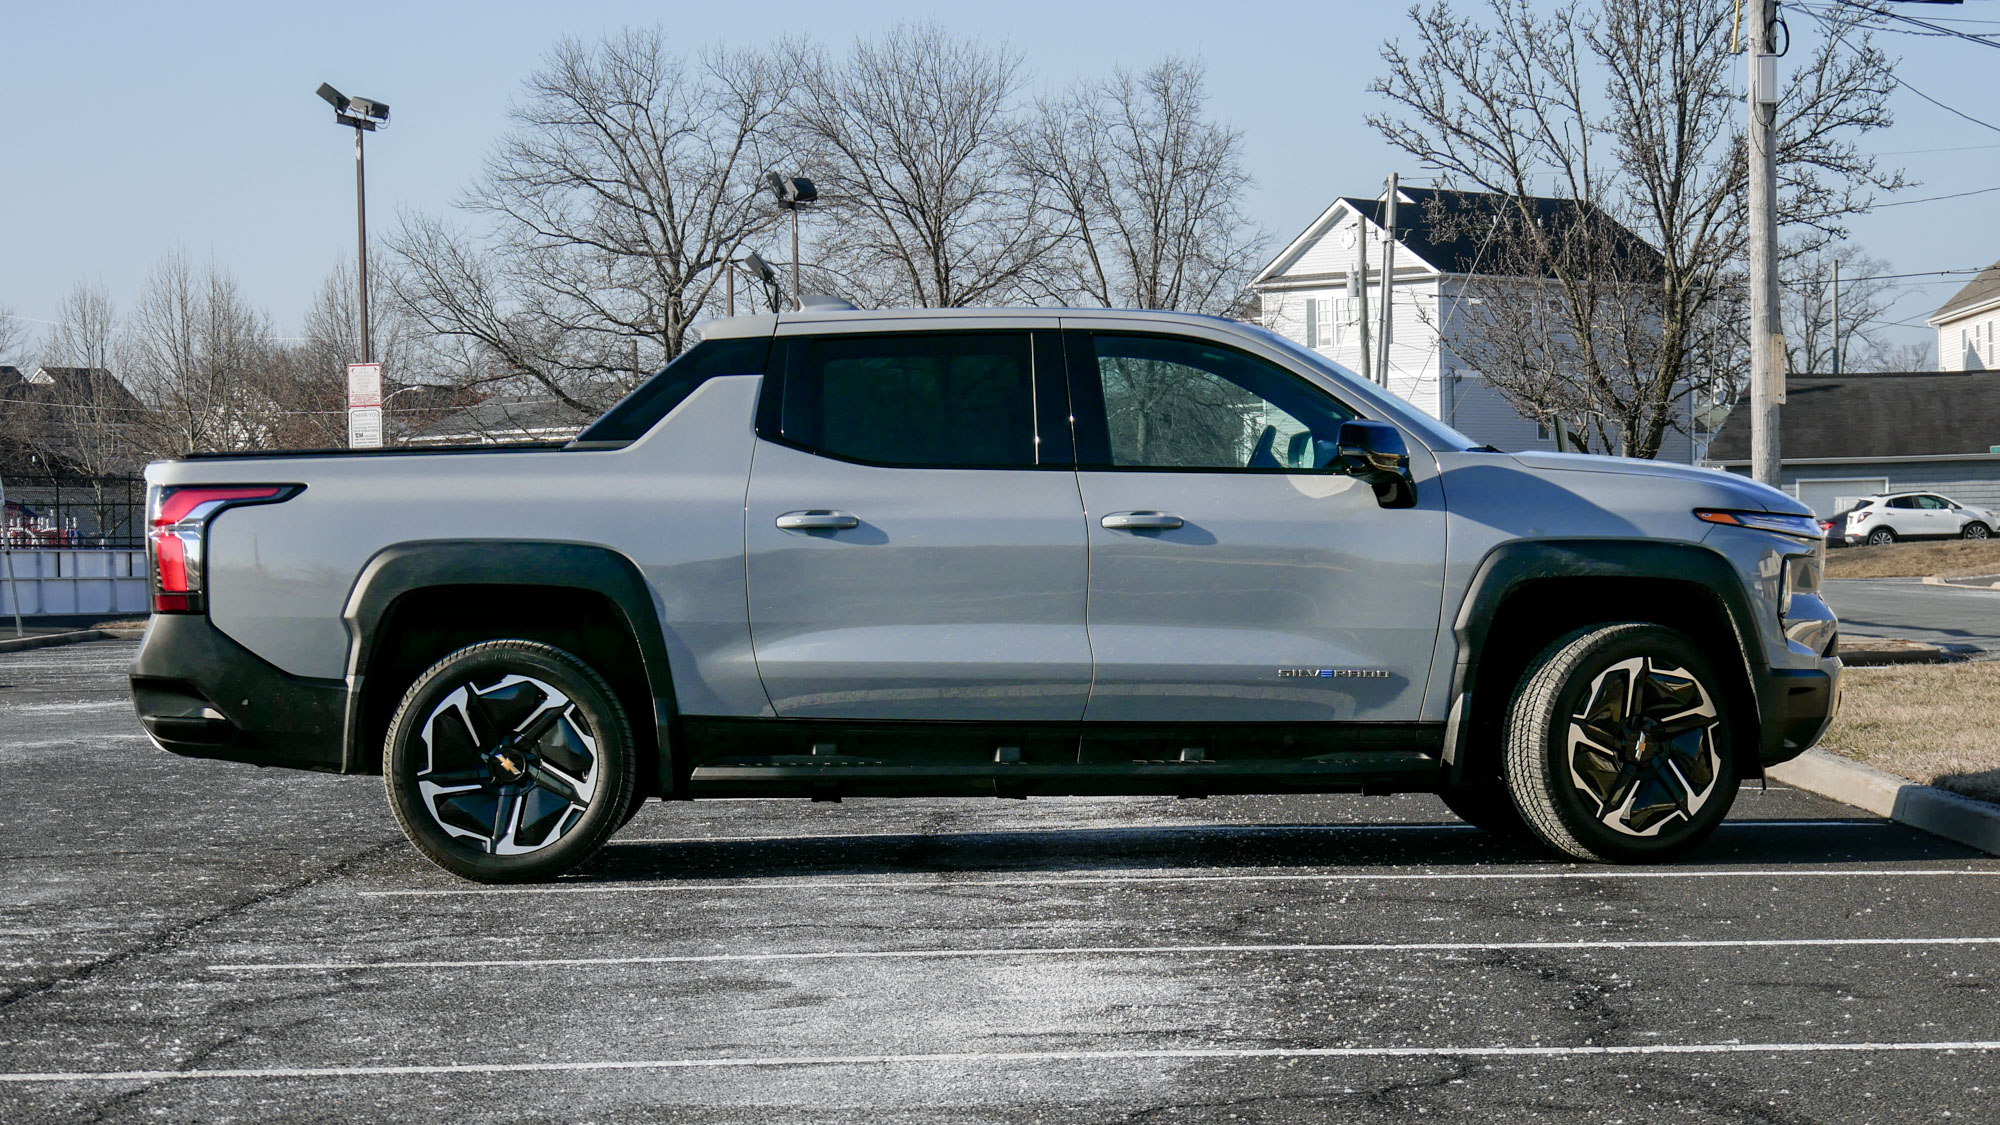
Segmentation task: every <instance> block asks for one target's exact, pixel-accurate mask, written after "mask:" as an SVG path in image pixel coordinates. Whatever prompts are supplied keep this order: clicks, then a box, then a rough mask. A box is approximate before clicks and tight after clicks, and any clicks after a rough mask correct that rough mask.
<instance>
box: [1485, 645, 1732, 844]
mask: <svg viewBox="0 0 2000 1125" xmlns="http://www.w3.org/2000/svg"><path fill="white" fill-rule="evenodd" d="M1729 720H1730V715H1729V714H1728V707H1727V703H1726V700H1725V698H1724V696H1723V693H1722V692H1721V691H1720V690H1719V689H1718V682H1717V680H1716V677H1715V674H1714V672H1713V671H1712V670H1711V668H1710V667H1709V664H1708V661H1707V660H1705V659H1704V658H1703V656H1702V654H1701V651H1700V650H1699V649H1698V648H1697V647H1696V646H1695V644H1694V642H1692V641H1690V640H1689V639H1688V638H1687V637H1685V636H1683V635H1682V634H1680V633H1677V632H1675V631H1673V630H1671V629H1667V628H1665V627H1662V626H1659V625H1650V624H1638V623H1631V624H1618V625H1605V626H1598V627H1593V628H1590V629H1584V630H1580V631H1578V632H1575V633H1572V634H1570V635H1569V636H1567V637H1564V638H1562V639H1561V640H1559V641H1557V642H1556V643H1555V644H1553V645H1550V646H1549V647H1548V648H1547V649H1545V650H1544V651H1543V652H1542V654H1541V655H1540V656H1539V657H1538V658H1537V659H1536V660H1535V661H1534V662H1533V663H1532V664H1530V665H1529V668H1528V672H1527V675H1526V676H1525V677H1524V678H1523V679H1522V681H1521V684H1520V686H1519V687H1518V688H1517V689H1516V690H1515V693H1514V698H1513V701H1512V704H1511V706H1510V708H1509V713H1508V724H1507V747H1506V773H1507V787H1508V789H1509V790H1510V791H1511V792H1512V793H1513V795H1514V803H1515V804H1516V805H1517V806H1519V808H1520V810H1521V813H1522V816H1523V818H1524V819H1525V820H1526V821H1527V824H1528V828H1529V830H1530V831H1532V832H1533V833H1534V834H1535V835H1536V836H1537V837H1539V838H1540V839H1541V840H1542V841H1543V842H1544V843H1546V844H1548V845H1549V846H1550V847H1552V848H1555V849H1557V850H1558V851H1562V852H1566V853H1568V854H1569V855H1572V856H1575V857H1577V858H1578V859H1586V860H1597V861H1602V862H1610V863H1634V862H1646V861H1652V860H1661V859H1667V858H1670V857H1672V856H1675V855H1678V854H1680V853H1681V852H1684V851H1686V850H1688V849H1689V848H1692V847H1694V846H1695V845H1696V844H1699V843H1701V841H1703V840H1704V839H1706V838H1707V837H1708V834H1709V833H1710V832H1713V831H1714V830H1715V826H1716V825H1717V824H1719V823H1721V821H1722V818H1723V817H1724V816H1725V815H1727V813H1728V812H1729V806H1730V805H1731V804H1732V803H1734V801H1735V800H1736V788H1737V776H1736V763H1735V760H1734V756H1733V746H1732V743H1731V738H1730V734H1731V731H1730V721H1729Z"/></svg>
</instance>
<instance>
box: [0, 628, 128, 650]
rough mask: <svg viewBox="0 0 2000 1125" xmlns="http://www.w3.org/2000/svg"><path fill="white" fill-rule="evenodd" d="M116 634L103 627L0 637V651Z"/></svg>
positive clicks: (105, 637) (62, 643)
mask: <svg viewBox="0 0 2000 1125" xmlns="http://www.w3.org/2000/svg"><path fill="white" fill-rule="evenodd" d="M117 636H118V634H115V633H108V632H106V631H104V630H103V629H78V630H77V631H75V632H73V633H43V634H42V635H41V636H39V637H0V652H26V651H28V650H29V649H31V648H50V647H52V646H55V645H73V644H81V643H83V642H84V641H108V640H113V639H115V638H116V637H117Z"/></svg>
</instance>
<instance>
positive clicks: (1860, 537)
mask: <svg viewBox="0 0 2000 1125" xmlns="http://www.w3.org/2000/svg"><path fill="white" fill-rule="evenodd" d="M1996 528H2000V515H1997V514H1995V513H1994V512H1993V511H1991V510H1990V509H1987V508H1972V507H1967V506H1966V505H1964V504H1961V503H1959V502H1958V501H1956V500H1953V499H1950V498H1949V497H1945V496H1939V495H1937V494H1936V493H1934V492H1902V493H1898V494H1896V495H1894V496H1875V497H1871V498H1869V499H1867V500H1863V501H1862V502H1861V503H1859V504H1856V505H1855V506H1854V508H1853V510H1851V511H1849V512H1848V513H1847V526H1846V527H1845V528H1844V529H1843V531H1842V533H1841V537H1842V538H1843V539H1845V540H1847V542H1848V543H1849V544H1850V545H1852V544H1858V543H1868V544H1871V545H1879V544H1883V543H1894V542H1895V541H1896V540H1898V539H1924V538H1933V539H1942V538H1963V539H1985V538H1987V537H1989V536H1991V535H1992V534H1993V533H1994V530H1995V529H1996Z"/></svg>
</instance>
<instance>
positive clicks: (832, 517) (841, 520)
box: [778, 508, 861, 531]
mask: <svg viewBox="0 0 2000 1125" xmlns="http://www.w3.org/2000/svg"><path fill="white" fill-rule="evenodd" d="M778 526H779V527H780V528H782V529H783V530H785V531H846V530H848V529H849V528H854V527H860V526H861V520H860V519H859V518H858V517H856V516H850V515H848V514H847V513H846V512H834V511H828V510H826V509H823V508H815V509H813V510H811V511H807V512H786V513H785V514H784V515H782V516H779V517H778Z"/></svg>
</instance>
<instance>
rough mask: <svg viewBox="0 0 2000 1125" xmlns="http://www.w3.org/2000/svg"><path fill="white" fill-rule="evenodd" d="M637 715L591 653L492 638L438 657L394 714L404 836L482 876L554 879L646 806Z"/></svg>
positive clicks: (454, 867) (385, 776) (390, 774)
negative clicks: (641, 801) (639, 791)
mask: <svg viewBox="0 0 2000 1125" xmlns="http://www.w3.org/2000/svg"><path fill="white" fill-rule="evenodd" d="M636 761H637V754H636V751H635V748H634V745H633V739H632V728H631V724H630V723H629V722H628V721H627V719H626V717H625V712H624V710H623V709H622V708H621V707H619V705H618V699H617V696H616V695H614V694H613V692H612V690H611V687H610V685H608V684H607V683H605V681H604V678H603V677H602V676H599V675H598V674H597V673H596V672H595V671H594V670H593V669H592V668H591V667H590V666H589V665H587V664H585V663H584V662H583V661H582V660H579V659H578V658H576V657H575V656H572V655H570V654H569V653H567V652H564V651H562V650H561V649H558V648H554V647H552V646H549V645H545V644H540V643H538V642H534V641H521V640H496V641H486V642H484V643H481V644H476V645H472V646H470V647H468V648H462V649H459V650H458V651H457V652H454V653H452V654H451V655H449V656H447V657H445V658H444V659H443V660H440V661H438V662H437V663H436V664H434V665H432V666H431V668H430V669H429V670H428V671H426V672H425V673H424V674H423V675H422V676H420V677H418V679H417V682H416V683H415V684H413V685H411V687H410V690H409V692H408V693H407V694H405V695H404V696H403V702H402V705H401V706H400V707H399V708H398V709H397V711H396V715H395V717H394V718H393V719H391V720H390V722H389V736H388V745H387V746H386V747H385V751H384V755H383V769H382V780H383V783H384V784H385V785H386V787H387V788H388V791H389V808H390V809H391V810H392V811H393V812H394V813H395V816H396V822H397V824H399V825H400V826H401V827H402V829H403V833H404V835H406V836H408V837H409V838H410V842H411V843H413V844H415V845H416V846H417V848H418V849H419V850H421V851H422V852H423V853H424V855H425V856H427V857H429V858H430V860H431V861H432V862H433V863H436V864H437V865H438V866H440V867H442V868H444V869H445V870H447V871H450V872H451V873H453V874H454V875H459V876H461V877H463V878H466V879H472V880H475V881H478V882H482V883H517V882H534V881H540V880H547V879H553V878H555V877H556V876H558V875H561V874H563V873H564V872H566V871H569V870H571V869H572V868H574V867H576V866H577V865H578V864H580V863H582V862H583V861H584V860H586V859H588V858H589V857H590V856H591V854H592V853H594V852H596V851H597V849H598V848H599V847H601V846H603V844H604V842H605V841H606V840H607V839H609V838H610V836H611V834H612V833H613V832H615V831H617V830H618V828H619V827H620V826H621V825H623V824H624V823H625V821H626V820H627V819H628V818H629V813H630V811H632V810H633V809H634V808H635V802H634V800H633V788H634V782H635V780H636V778H635V773H636V768H635V767H636Z"/></svg>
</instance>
